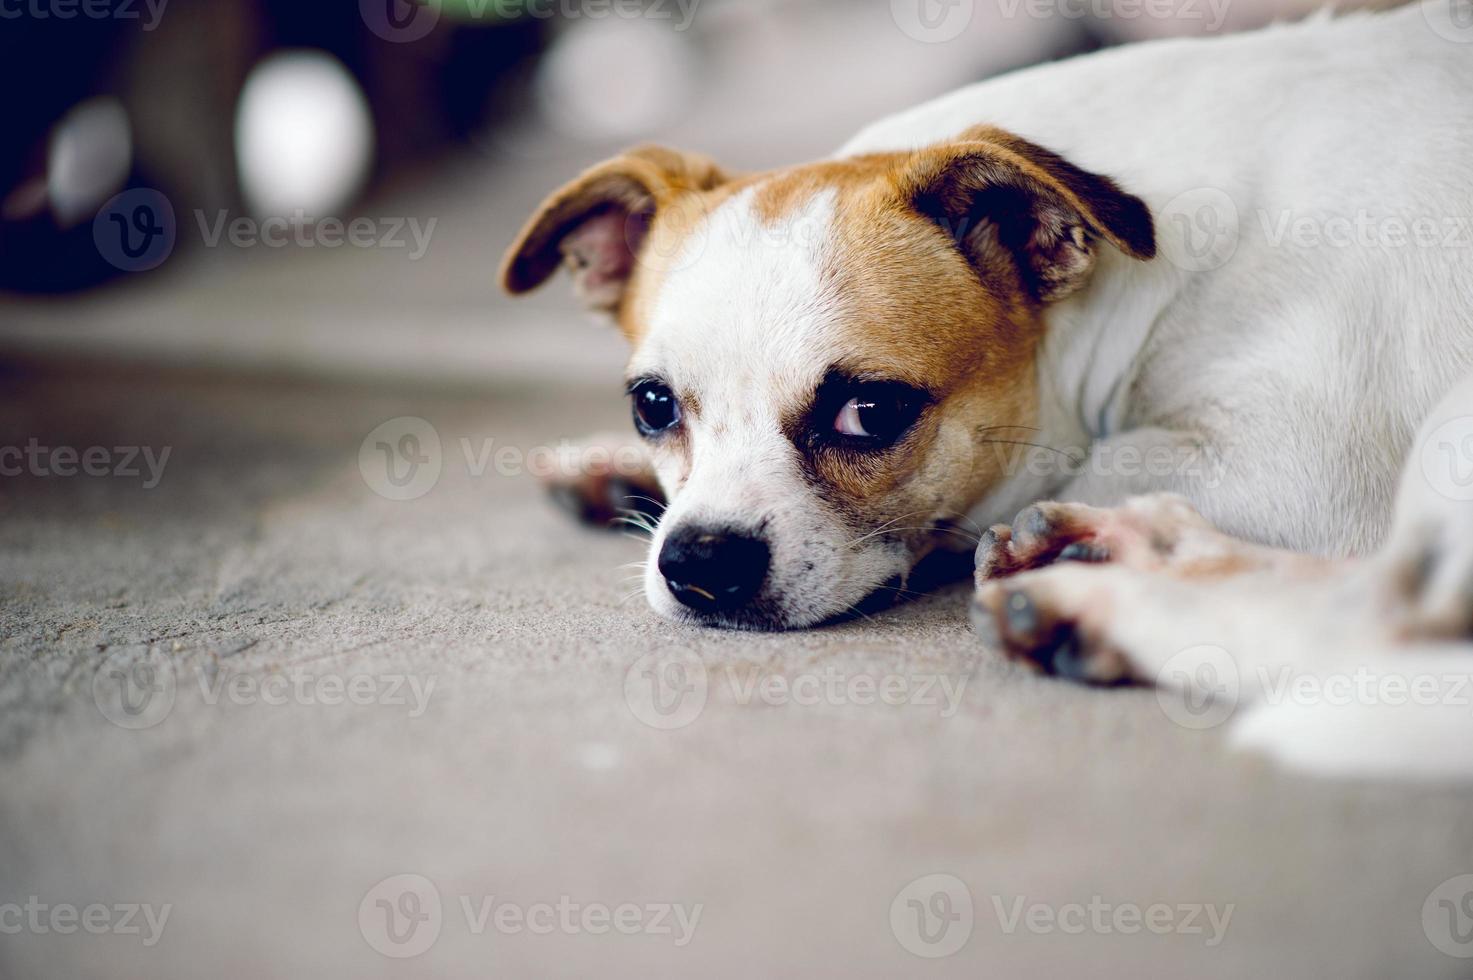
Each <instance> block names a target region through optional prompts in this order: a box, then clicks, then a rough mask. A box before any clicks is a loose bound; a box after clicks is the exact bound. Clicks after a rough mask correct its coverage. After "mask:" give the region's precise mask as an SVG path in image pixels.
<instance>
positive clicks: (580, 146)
mask: <svg viewBox="0 0 1473 980" xmlns="http://www.w3.org/2000/svg"><path fill="white" fill-rule="evenodd" d="M1312 6H1320V4H1317V3H1313V2H1312V0H361V2H354V0H314V2H311V3H304V2H300V0H86V2H83V0H24V2H21V0H12V2H10V3H9V4H8V5H7V6H6V9H5V12H4V15H3V19H0V80H3V82H4V84H5V85H6V88H5V91H7V92H11V93H15V94H14V95H13V96H12V97H10V98H7V99H6V100H5V105H4V107H3V109H0V114H3V118H4V126H3V128H0V290H3V291H4V292H3V295H0V355H3V354H13V355H14V354H26V355H33V356H42V357H45V358H47V359H50V358H51V357H56V356H59V357H82V358H88V359H101V360H104V361H106V362H108V363H115V362H117V361H118V360H120V359H121V360H127V361H141V362H147V363H155V362H166V363H169V364H171V365H183V366H208V367H223V368H228V369H231V370H237V369H242V370H256V369H261V370H269V371H272V372H281V371H290V372H296V373H309V374H314V375H356V376H372V377H383V376H393V377H399V378H409V379H415V380H458V381H473V382H474V381H487V380H491V379H492V378H494V377H495V376H496V375H498V374H505V373H508V372H510V373H511V374H513V375H518V374H520V373H521V372H524V371H526V370H529V369H536V370H548V371H556V372H557V373H559V374H560V375H563V374H566V373H567V372H582V371H587V372H610V371H612V362H611V361H610V359H611V358H615V359H616V358H617V357H618V356H619V347H618V344H617V342H616V341H615V339H614V338H613V337H612V336H605V335H604V334H603V333H598V332H594V331H590V330H588V329H586V325H585V324H584V323H583V322H582V319H581V318H580V317H579V316H578V315H576V314H575V313H574V312H573V310H574V308H573V305H572V304H571V302H570V301H568V299H567V298H566V297H565V296H563V295H562V294H561V292H560V291H559V290H556V289H553V290H549V291H548V292H549V294H550V295H548V296H546V297H541V298H539V299H538V300H537V301H535V302H534V303H533V304H531V305H528V306H512V305H510V304H509V303H507V302H506V301H505V300H503V299H502V298H501V297H500V296H499V295H498V293H497V290H496V289H495V288H494V285H495V284H494V281H493V271H494V269H495V267H496V264H497V262H498V260H499V258H500V253H501V250H502V249H503V248H504V247H505V246H506V244H507V243H508V241H509V240H510V238H511V237H512V235H513V234H514V233H515V230H516V228H517V227H518V225H519V224H520V222H521V221H522V220H523V219H524V218H525V217H526V215H527V214H528V213H529V212H530V210H531V208H532V207H533V206H534V204H535V203H536V201H537V200H538V199H539V198H540V197H541V196H542V195H543V194H544V193H546V192H547V191H549V190H551V189H552V188H554V187H555V186H557V185H558V184H559V183H560V182H561V181H563V180H564V179H566V178H568V177H570V176H572V175H573V174H575V173H577V172H578V171H579V170H580V169H582V168H583V167H585V166H587V165H589V164H591V163H593V162H595V161H596V160H598V159H600V158H602V157H604V156H607V155H609V154H611V153H613V152H616V151H617V150H619V149H620V148H622V147H624V146H626V145H628V144H631V143H635V142H639V141H650V140H653V141H662V142H668V143H671V144H674V145H678V146H680V147H682V148H686V149H692V150H699V151H703V152H706V153H709V154H712V155H714V156H716V157H717V158H718V159H720V160H721V161H722V162H723V163H724V164H726V165H728V166H729V167H732V168H760V167H769V166H777V165H781V164H785V163H791V162H797V161H799V160H802V159H805V158H812V157H816V156H821V155H824V154H827V153H829V152H831V151H832V150H833V149H834V148H836V147H837V146H838V145H840V144H841V143H842V142H843V141H844V140H845V139H846V138H847V137H848V136H849V135H851V134H852V133H853V132H855V131H856V130H857V129H858V128H859V127H861V126H862V125H864V124H865V123H867V122H869V121H872V120H874V119H876V118H877V117H879V116H881V115H883V114H885V113H888V112H892V111H895V110H899V109H903V108H905V107H908V106H911V105H913V104H915V103H917V102H919V101H921V100H924V99H927V98H930V97H932V96H935V95H938V94H940V93H943V92H945V91H947V90H949V89H952V88H955V87H957V86H960V85H962V84H965V83H967V82H970V81H974V80H977V79H981V78H984V77H986V76H988V75H992V74H994V73H997V72H1001V71H1005V70H1007V69H1010V68H1015V67H1019V66H1023V65H1027V64H1031V63H1034V62H1039V61H1044V60H1048V59H1054V58H1059V57H1063V56H1067V55H1070V54H1075V53H1078V52H1083V51H1087V50H1090V49H1093V48H1097V47H1100V46H1104V45H1110V44H1116V43H1120V42H1124V41H1130V40H1135V39H1140V38H1147V37H1154V36H1163V35H1173V34H1203V33H1215V32H1224V31H1233V30H1239V29H1242V28H1247V27H1251V26H1255V25H1259V24H1262V23H1265V22H1268V21H1270V20H1272V19H1274V18H1277V17H1288V16H1297V15H1300V14H1302V13H1303V12H1304V11H1305V10H1307V9H1309V8H1311V7H1312ZM119 195H122V196H121V197H119ZM272 219H274V220H272ZM355 222H356V224H355ZM350 231H351V232H352V234H350ZM590 376H592V375H590ZM603 376H605V377H611V376H612V374H604V375H603Z"/></svg>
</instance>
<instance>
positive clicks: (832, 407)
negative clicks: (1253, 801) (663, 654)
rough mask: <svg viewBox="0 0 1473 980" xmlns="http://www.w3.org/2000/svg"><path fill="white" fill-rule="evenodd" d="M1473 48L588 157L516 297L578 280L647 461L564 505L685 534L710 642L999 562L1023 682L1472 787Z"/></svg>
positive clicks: (1205, 45)
mask: <svg viewBox="0 0 1473 980" xmlns="http://www.w3.org/2000/svg"><path fill="white" fill-rule="evenodd" d="M1456 23H1458V22H1457V21H1455V20H1454V19H1453V10H1452V9H1451V8H1450V7H1449V6H1448V5H1447V4H1445V3H1439V2H1427V3H1423V4H1420V5H1413V6H1411V7H1408V8H1404V9H1402V10H1399V11H1395V12H1391V13H1385V14H1377V15H1357V16H1351V17H1346V18H1342V19H1338V20H1333V19H1330V18H1316V19H1313V20H1310V21H1307V22H1305V23H1303V24H1298V25H1293V26H1286V27H1277V28H1274V29H1271V30H1268V31H1264V32H1260V33H1257V34H1251V35H1241V36H1235V37H1227V38H1220V39H1211V40H1191V41H1166V42H1156V43H1151V44H1145V45H1139V46H1134V47H1128V48H1122V49H1117V50H1112V51H1107V52H1102V53H1099V54H1095V55H1091V56H1088V57H1084V58H1080V59H1076V60H1073V61H1068V62H1063V63H1058V64H1051V65H1045V66H1042V67H1039V68H1035V69H1031V70H1028V71H1024V72H1020V73H1016V74H1013V75H1008V76H1005V77H1002V78H998V79H995V80H992V81H988V82H985V83H982V84H980V85H976V86H973V87H970V88H967V89H963V90H961V91H959V92H956V93H953V94H952V95H949V96H946V97H944V98H942V99H940V100H938V101H936V102H933V103H930V104H928V105H924V106H921V107H919V108H917V109H914V110H912V111H909V112H906V113H903V114H901V115H899V116H896V117H894V118H891V119H888V120H886V121H883V122H881V123H878V124H877V125H875V126H873V127H871V128H869V129H868V130H866V131H865V132H863V133H861V134H860V135H859V136H858V137H857V138H856V139H855V140H853V141H852V142H851V143H850V144H849V145H848V146H846V147H845V148H843V149H842V150H841V151H840V152H839V153H838V154H837V155H836V156H835V157H833V158H832V159H828V160H824V161H821V162H818V163H813V164H808V165H804V166H798V167H792V168H788V169H783V170H776V171H771V172H766V173H757V174H729V173H727V172H725V171H724V170H722V169H721V168H720V167H718V166H717V165H716V164H715V163H713V162H712V161H710V160H708V159H705V158H703V157H700V156H695V155H691V154H685V153H679V152H675V151H672V150H666V149H660V148H643V149H639V150H634V151H632V152H630V153H627V154H625V155H623V156H620V157H617V158H615V159H612V160H609V161H607V162H605V163H603V164H601V165H599V166H597V167H595V168H593V169H592V170H590V171H588V172H587V173H585V174H583V175H582V176H580V177H578V178H577V179H575V180H574V181H573V182H572V183H570V184H568V185H567V186H566V187H564V188H563V189H561V190H559V191H558V192H557V193H555V194H553V196H552V197H550V198H549V199H548V200H547V201H546V202H545V203H544V204H543V205H542V207H541V208H540V209H539V211H538V212H537V213H536V214H535V215H534V216H533V217H532V219H531V220H530V222H529V223H528V225H527V227H526V228H525V229H524V230H523V232H522V233H521V236H520V237H519V238H518V240H517V241H516V243H515V244H514V245H513V246H512V248H511V250H510V253H509V255H508V257H507V260H506V263H505V266H504V268H503V273H502V275H503V281H504V284H505V286H506V287H507V288H508V289H509V290H510V291H511V292H513V293H522V292H526V291H528V290H531V289H533V288H536V287H537V286H539V285H541V284H542V283H543V282H544V281H545V280H547V279H548V278H549V277H550V276H551V275H552V274H553V273H554V272H555V271H556V270H557V268H558V267H559V266H560V265H566V266H567V268H568V269H569V271H570V272H571V275H572V278H573V280H574V284H575V286H576V288H577V290H578V292H579V294H580V295H581V296H582V298H583V300H584V302H585V303H586V304H587V305H588V306H589V307H590V308H592V309H594V310H595V311H598V312H599V313H601V314H604V315H606V316H607V317H609V318H611V319H612V320H613V321H614V323H615V324H616V325H617V326H618V328H619V329H620V330H621V331H622V332H623V334H624V335H625V337H626V338H627V339H628V340H629V342H630V344H631V347H632V350H633V354H632V357H631V359H630V362H629V365H628V367H627V371H626V381H627V384H628V390H629V394H630V396H631V399H632V402H633V412H634V422H635V429H636V432H637V439H636V440H631V442H630V444H631V445H637V446H638V447H639V449H638V453H639V456H638V459H639V460H640V463H639V465H638V466H634V467H626V468H625V469H624V470H623V471H621V472H619V473H617V474H613V473H611V472H609V470H608V468H607V467H603V468H598V467H592V466H590V467H588V468H586V469H585V470H584V471H581V472H574V473H569V474H568V475H567V478H566V479H565V480H564V481H563V482H562V483H561V485H560V486H559V487H558V488H557V490H558V492H559V493H560V494H561V495H563V496H564V497H565V498H566V497H572V498H573V499H574V500H575V502H576V503H577V505H578V507H579V508H580V510H582V511H583V512H584V513H585V514H586V515H588V516H590V517H592V518H594V519H598V520H607V519H611V518H612V517H614V515H615V514H616V513H617V512H618V510H619V509H620V508H622V507H627V506H630V505H631V504H633V503H635V500H636V498H641V499H645V498H647V502H648V503H650V504H651V505H652V507H653V509H655V510H662V511H663V513H661V514H660V519H659V523H658V526H657V527H653V528H652V530H653V542H652V548H651V560H650V561H649V562H648V563H647V565H646V567H645V573H644V585H645V592H646V594H647V596H648V599H649V602H650V604H651V606H652V607H653V608H654V610H655V611H656V612H657V613H659V614H661V615H663V616H666V617H669V618H672V619H675V620H678V621H681V622H687V623H694V624H702V625H711V626H727V627H739V628H754V629H786V628H799V627H806V626H812V625H816V624H819V623H822V622H825V621H827V620H830V619H833V618H835V617H840V616H843V615H845V614H846V613H847V612H849V611H851V610H853V609H855V608H857V607H859V606H861V605H862V604H864V603H866V602H869V601H871V600H873V599H874V597H876V596H884V595H894V594H898V593H899V592H901V591H905V590H907V589H915V588H918V587H919V585H918V576H919V574H920V571H919V570H920V569H923V568H925V567H926V565H927V564H931V563H932V562H933V561H936V560H940V559H943V558H945V557H947V556H955V555H957V554H958V553H965V552H969V551H970V550H971V545H972V544H974V543H975V544H976V545H977V547H976V557H975V569H976V571H975V576H976V593H975V601H974V604H973V621H974V622H975V623H976V626H977V629H978V631H979V633H980V634H981V635H982V637H983V638H984V639H985V641H986V642H987V644H988V645H989V646H991V647H994V648H996V649H998V650H1000V651H1002V652H1003V653H1004V654H1005V655H1007V656H1009V657H1011V658H1014V659H1016V660H1018V661H1020V662H1022V663H1025V664H1027V665H1029V666H1031V667H1033V668H1036V669H1038V670H1040V671H1044V672H1047V673H1051V674H1057V675H1060V676H1062V677H1067V678H1071V679H1074V680H1079V681H1085V682H1089V683H1093V684H1116V683H1121V682H1126V681H1135V682H1144V683H1149V684H1155V685H1158V686H1160V687H1162V688H1163V689H1166V690H1177V691H1181V692H1185V693H1186V694H1187V695H1190V696H1191V697H1192V698H1197V699H1200V700H1199V701H1197V702H1196V703H1197V704H1198V705H1199V706H1200V705H1207V704H1213V703H1218V702H1221V701H1223V700H1224V699H1225V700H1227V701H1229V702H1233V703H1236V704H1237V705H1238V707H1239V710H1238V714H1237V717H1236V720H1235V728H1234V729H1233V737H1234V739H1235V741H1236V742H1237V743H1238V744H1240V745H1243V746H1247V747H1252V748H1254V749H1258V750H1261V751H1264V752H1267V753H1269V754H1271V755H1273V756H1274V757H1276V758H1278V759H1279V760H1281V761H1283V762H1284V763H1286V764H1289V765H1293V766H1298V767H1302V768H1305V769H1309V770H1313V771H1318V772H1327V773H1342V774H1357V773H1361V774H1380V775H1388V776H1428V777H1436V776H1459V777H1473V684H1470V673H1473V642H1470V637H1473V230H1470V228H1473V179H1470V177H1473V171H1470V164H1469V161H1470V160H1473V57H1470V56H1469V51H1468V49H1467V46H1466V45H1460V44H1458V43H1455V40H1456V39H1454V38H1450V37H1449V32H1450V31H1453V30H1454V29H1455V25H1456ZM589 458H594V457H593V456H592V454H590V457H589ZM599 458H601V459H608V458H615V459H622V458H626V457H625V454H622V453H616V454H605V455H604V456H602V457H599ZM1398 482H1399V486H1398ZM626 498H628V499H626ZM1038 501H1049V502H1045V503H1038ZM1013 515H1017V516H1016V517H1013ZM1010 518H1011V522H1010V523H1002V522H1005V521H1009V519H1010ZM989 528H990V529H989ZM979 539H980V540H979ZM923 560H924V562H925V563H924V564H923ZM1214 698H1215V699H1217V701H1216V702H1214V701H1213V700H1212V699H1214Z"/></svg>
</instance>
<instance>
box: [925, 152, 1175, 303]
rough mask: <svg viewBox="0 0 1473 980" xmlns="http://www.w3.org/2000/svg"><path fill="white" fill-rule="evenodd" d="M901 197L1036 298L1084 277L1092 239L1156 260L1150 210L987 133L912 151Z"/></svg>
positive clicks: (1106, 181) (1045, 298)
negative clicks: (1010, 272) (1012, 266)
mask: <svg viewBox="0 0 1473 980" xmlns="http://www.w3.org/2000/svg"><path fill="white" fill-rule="evenodd" d="M901 192H902V194H904V195H905V196H906V197H907V198H908V199H909V200H910V201H911V203H912V204H913V206H914V207H915V208H916V209H917V210H918V211H920V212H921V213H922V214H923V215H925V216H926V217H928V218H930V219H931V220H932V221H934V222H935V223H936V224H938V225H939V226H940V227H941V228H942V230H944V231H946V232H947V234H948V235H950V236H951V238H952V239H953V241H954V242H955V243H956V244H957V247H958V248H959V249H960V250H961V251H962V253H963V254H964V255H965V256H966V257H967V258H968V260H969V261H970V262H971V263H972V264H973V265H974V266H975V267H977V268H978V269H979V271H987V270H991V269H993V268H995V267H996V264H997V263H998V262H1000V261H1008V260H1009V259H1011V261H1013V262H1015V263H1016V266H1017V268H1018V271H1019V272H1020V273H1021V274H1022V276H1023V279H1024V281H1025V283H1026V285H1027V286H1028V287H1029V289H1030V292H1031V293H1032V294H1033V295H1034V297H1035V298H1036V299H1038V300H1039V301H1040V302H1053V301H1055V300H1059V299H1063V298H1064V297H1065V296H1068V295H1069V294H1070V293H1073V292H1074V291H1076V290H1078V289H1079V288H1080V287H1082V286H1083V285H1084V284H1085V283H1086V282H1087V281H1088V279H1089V275H1090V272H1091V271H1092V270H1093V268H1094V264H1095V255H1096V247H1097V244H1096V243H1097V241H1098V240H1103V241H1105V242H1108V243H1109V244H1110V245H1112V246H1114V247H1115V248H1117V249H1119V250H1120V251H1121V252H1123V253H1125V254H1126V255H1128V256H1130V257H1132V258H1136V259H1142V260H1144V259H1150V258H1152V257H1154V256H1155V254H1156V235H1155V227H1154V223H1153V221H1152V219H1151V212H1150V209H1149V208H1147V207H1146V205H1145V203H1144V202H1142V201H1141V200H1140V199H1139V198H1137V197H1134V196H1132V195H1130V194H1127V193H1125V192H1124V191H1123V190H1121V189H1120V188H1119V186H1117V185H1116V184H1115V182H1114V181H1112V180H1111V179H1110V178H1108V177H1103V176H1100V175H1099V174H1093V173H1090V172H1088V171H1086V170H1082V169H1080V168H1079V167H1076V166H1074V165H1073V164H1071V163H1069V162H1068V161H1067V160H1065V159H1064V158H1063V157H1061V156H1059V155H1058V154H1056V153H1053V152H1051V151H1049V150H1046V149H1044V148H1043V147H1040V146H1037V145H1035V144H1033V143H1030V142H1028V141H1027V140H1024V139H1022V138H1020V137H1017V136H1013V135H1012V134H1010V133H1006V132H1003V131H1002V130H998V129H993V128H990V127H984V128H978V129H973V130H969V131H968V132H966V133H964V134H963V136H962V139H961V140H960V141H959V142H955V143H949V144H945V145H942V146H938V147H933V148H930V149H927V150H922V151H919V152H918V153H917V154H916V155H915V158H914V160H913V161H912V163H911V165H910V167H909V168H908V171H907V173H906V174H905V176H904V177H903V178H902V186H901Z"/></svg>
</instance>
